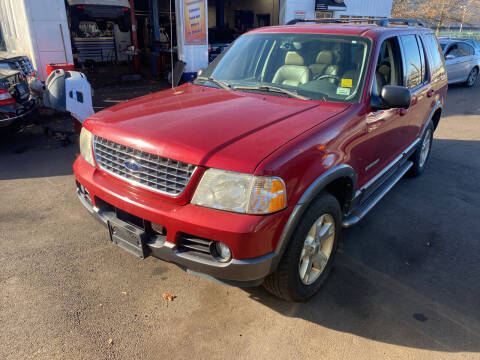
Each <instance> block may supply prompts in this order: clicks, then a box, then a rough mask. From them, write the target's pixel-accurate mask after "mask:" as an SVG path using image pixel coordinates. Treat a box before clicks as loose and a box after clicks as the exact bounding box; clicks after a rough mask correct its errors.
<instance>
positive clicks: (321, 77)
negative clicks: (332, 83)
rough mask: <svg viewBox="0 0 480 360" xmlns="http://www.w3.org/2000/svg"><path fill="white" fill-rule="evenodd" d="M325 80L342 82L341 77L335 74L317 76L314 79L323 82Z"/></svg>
mask: <svg viewBox="0 0 480 360" xmlns="http://www.w3.org/2000/svg"><path fill="white" fill-rule="evenodd" d="M323 79H334V80H336V81H337V82H340V77H339V76H337V75H333V74H325V75H317V76H315V77H314V78H313V80H323Z"/></svg>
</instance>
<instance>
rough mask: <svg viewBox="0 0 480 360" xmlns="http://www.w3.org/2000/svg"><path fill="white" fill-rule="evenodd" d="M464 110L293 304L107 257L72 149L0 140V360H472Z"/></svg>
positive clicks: (456, 99) (451, 117)
mask: <svg viewBox="0 0 480 360" xmlns="http://www.w3.org/2000/svg"><path fill="white" fill-rule="evenodd" d="M152 86H153V89H154V88H155V87H156V86H157V85H155V84H154V85H152ZM151 90H152V88H150V87H148V86H146V87H141V86H138V87H135V88H134V90H131V89H130V90H129V89H127V88H123V89H122V88H118V89H101V90H99V91H98V92H97V93H96V100H95V106H97V108H101V107H103V106H108V105H109V104H113V103H115V102H118V101H122V100H125V99H127V98H129V97H134V96H139V95H141V94H142V93H145V92H148V91H151ZM102 92H103V93H102ZM479 97H480V87H479V86H477V87H476V88H474V89H465V88H462V87H452V88H451V89H450V90H449V95H448V100H447V106H446V112H445V116H444V117H443V119H442V121H441V123H440V126H439V128H438V131H437V132H436V134H435V138H436V139H435V143H434V146H433V153H432V157H431V159H430V162H429V164H428V168H427V170H426V172H425V173H424V175H422V176H421V177H420V178H418V179H404V180H402V181H401V182H400V183H399V184H398V185H397V186H396V187H395V188H394V189H393V191H392V192H391V193H390V194H388V195H387V196H386V197H385V199H384V200H382V201H381V203H380V204H379V205H378V206H377V207H376V208H375V209H374V210H373V211H372V212H371V213H370V214H369V215H368V216H367V217H366V218H365V219H364V220H363V221H362V222H361V223H360V224H359V225H358V226H356V227H354V228H352V229H348V230H346V231H345V232H344V233H343V244H342V246H341V249H340V254H339V256H338V257H337V260H336V264H335V267H334V270H333V272H332V276H331V278H330V279H329V281H328V282H327V284H326V286H325V287H324V288H323V289H322V290H321V292H320V293H319V294H318V295H317V296H315V297H314V298H313V299H312V300H311V301H310V302H309V303H307V304H301V305H300V304H289V303H286V302H282V301H280V300H277V299H276V298H274V297H272V296H270V295H269V294H268V293H267V292H266V291H265V290H263V289H262V288H255V289H248V290H245V289H238V288H233V287H227V286H223V285H219V284H216V283H211V282H209V281H207V280H204V279H200V278H197V277H195V276H193V275H189V274H186V273H184V272H183V271H181V270H180V269H179V268H178V267H176V266H175V265H172V264H167V263H164V262H162V261H159V260H157V259H153V258H147V259H146V260H143V261H142V260H139V259H137V258H136V257H134V256H132V255H130V254H129V253H127V252H125V251H123V250H121V249H120V248H117V247H114V246H113V245H111V243H110V242H109V240H108V235H107V232H106V230H105V229H104V228H103V227H101V226H100V225H98V224H97V222H95V221H94V220H93V219H92V218H91V217H90V216H89V215H88V214H87V212H86V211H85V210H84V209H83V208H82V206H81V204H80V203H79V201H78V200H77V198H76V195H75V185H74V179H73V175H72V167H71V165H72V162H73V160H74V157H75V154H76V152H77V148H76V146H74V145H68V144H64V143H62V142H61V141H58V139H56V138H55V137H49V138H47V137H46V136H45V135H44V132H43V130H42V128H41V127H40V126H34V127H31V128H29V129H26V130H25V131H24V132H23V133H21V134H18V135H16V136H13V137H10V138H8V139H2V141H1V143H0V200H1V202H0V204H1V206H0V219H1V221H0V294H1V295H0V324H1V327H2V330H3V331H1V332H0V358H1V359H22V360H23V359H160V358H169V359H170V358H173V359H191V358H196V359H197V358H198V359H225V358H244V359H251V358H262V359H307V358H317V359H349V358H351V359H378V358H382V359H480V306H479V305H480V286H479V279H480V262H479V260H478V254H480V242H479V239H480V222H479V219H480V217H479V214H480V211H479V208H480V193H479V191H478V189H479V188H478V179H479V178H480V104H479V102H478V99H479ZM105 100H107V101H105ZM57 120H58V119H57ZM57 120H55V121H57ZM42 121H44V122H47V123H48V121H49V120H48V119H43V120H42ZM163 293H171V294H175V295H176V296H177V297H176V299H175V300H174V301H173V302H169V301H166V300H164V299H163V298H162V294H163Z"/></svg>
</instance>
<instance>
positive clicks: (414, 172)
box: [408, 121, 435, 177]
mask: <svg viewBox="0 0 480 360" xmlns="http://www.w3.org/2000/svg"><path fill="white" fill-rule="evenodd" d="M434 131H435V128H434V126H433V123H432V122H431V121H430V123H429V124H428V126H427V128H426V129H425V133H424V134H423V136H422V140H420V144H419V145H418V147H417V150H415V153H414V154H413V155H412V158H411V160H412V161H413V166H412V167H411V169H410V172H409V173H408V175H410V176H411V177H417V176H420V175H421V174H422V173H423V172H424V171H425V167H426V165H427V162H428V159H429V158H430V152H431V149H432V143H433V132H434Z"/></svg>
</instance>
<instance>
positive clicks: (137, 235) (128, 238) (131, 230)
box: [108, 219, 147, 259]
mask: <svg viewBox="0 0 480 360" xmlns="http://www.w3.org/2000/svg"><path fill="white" fill-rule="evenodd" d="M108 231H109V232H110V240H111V241H112V242H113V243H114V244H116V245H118V246H120V247H121V248H122V249H124V250H127V251H128V252H130V253H132V254H134V255H135V256H138V257H139V258H141V259H145V257H146V256H147V251H146V250H147V249H146V246H145V240H146V238H147V233H146V232H145V231H144V230H143V229H140V228H137V227H135V226H133V225H130V224H128V223H126V222H124V221H121V220H118V219H114V220H109V221H108Z"/></svg>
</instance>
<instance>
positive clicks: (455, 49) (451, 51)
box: [445, 42, 474, 58]
mask: <svg viewBox="0 0 480 360" xmlns="http://www.w3.org/2000/svg"><path fill="white" fill-rule="evenodd" d="M473 53H474V51H473V49H472V47H471V46H470V45H468V44H465V43H461V42H458V43H454V44H452V45H450V46H449V48H448V50H447V52H446V53H445V56H448V55H453V56H454V57H456V58H459V57H464V56H470V55H473Z"/></svg>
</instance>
